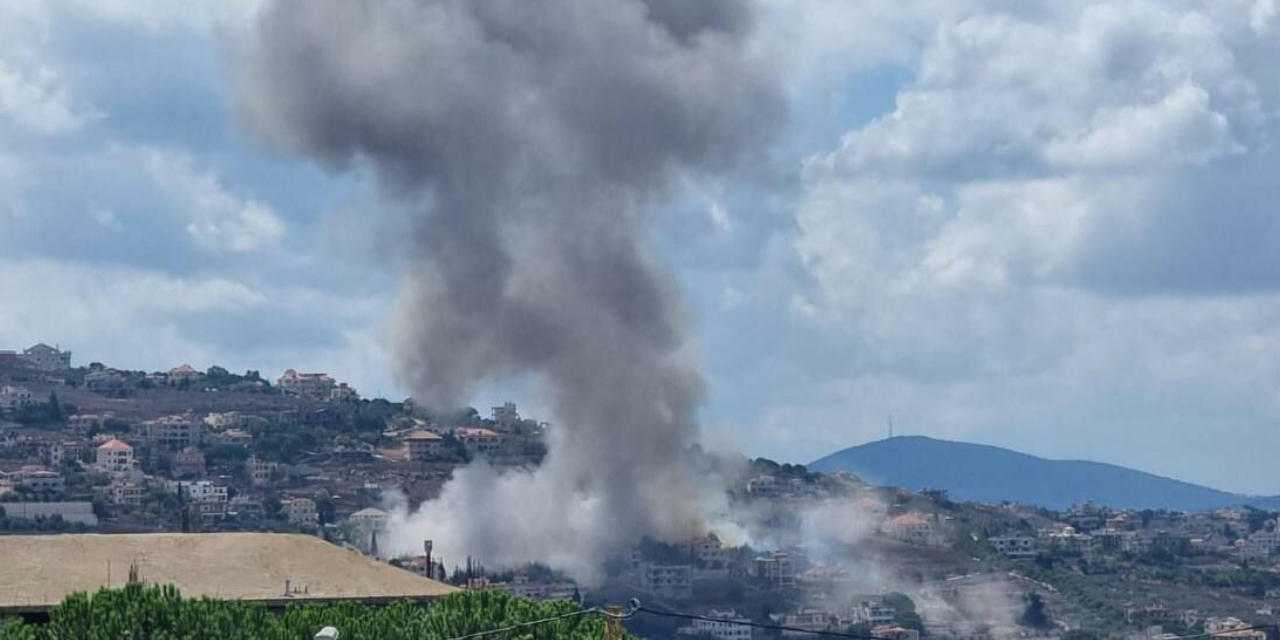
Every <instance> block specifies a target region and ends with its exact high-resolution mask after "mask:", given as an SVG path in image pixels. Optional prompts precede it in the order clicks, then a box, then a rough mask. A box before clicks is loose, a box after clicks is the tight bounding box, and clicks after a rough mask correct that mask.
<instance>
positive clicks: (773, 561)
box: [755, 551, 796, 587]
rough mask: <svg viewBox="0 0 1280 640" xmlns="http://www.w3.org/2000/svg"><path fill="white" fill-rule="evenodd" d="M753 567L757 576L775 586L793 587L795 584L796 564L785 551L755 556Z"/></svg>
mask: <svg viewBox="0 0 1280 640" xmlns="http://www.w3.org/2000/svg"><path fill="white" fill-rule="evenodd" d="M755 568H756V576H757V577H760V578H763V579H764V580H767V581H769V582H770V583H772V584H773V585H774V586H776V587H793V586H795V584H796V566H795V563H794V562H793V561H792V560H791V555H790V554H788V553H787V552H786V551H774V552H773V553H770V554H767V555H763V556H759V557H757V558H756V567H755Z"/></svg>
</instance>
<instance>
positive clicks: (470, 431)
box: [453, 427, 502, 456]
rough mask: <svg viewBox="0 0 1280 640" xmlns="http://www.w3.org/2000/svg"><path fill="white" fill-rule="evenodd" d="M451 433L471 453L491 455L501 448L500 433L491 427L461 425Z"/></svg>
mask: <svg viewBox="0 0 1280 640" xmlns="http://www.w3.org/2000/svg"><path fill="white" fill-rule="evenodd" d="M453 434H454V435H455V436H457V437H458V439H459V440H461V441H462V444H463V445H464V446H466V448H467V451H469V452H470V453H471V455H477V454H480V455H486V456H491V455H494V454H496V453H497V452H498V450H499V449H501V448H502V434H500V433H498V432H497V431H494V430H492V429H485V428H481V427H462V428H460V429H455V430H454V432H453Z"/></svg>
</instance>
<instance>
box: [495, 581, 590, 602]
mask: <svg viewBox="0 0 1280 640" xmlns="http://www.w3.org/2000/svg"><path fill="white" fill-rule="evenodd" d="M493 586H495V587H497V588H499V589H502V590H503V591H506V592H507V593H509V594H511V595H513V596H515V597H517V598H525V599H528V600H540V601H541V600H570V599H573V597H574V594H575V593H577V591H578V587H577V585H575V584H573V583H572V582H542V581H533V580H530V579H529V577H528V576H525V575H518V576H516V577H515V578H513V579H512V580H511V582H506V583H501V584H495V585H493Z"/></svg>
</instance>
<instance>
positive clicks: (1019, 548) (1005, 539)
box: [990, 536, 1040, 558]
mask: <svg viewBox="0 0 1280 640" xmlns="http://www.w3.org/2000/svg"><path fill="white" fill-rule="evenodd" d="M990 542H991V546H993V547H995V550H996V553H999V554H1000V555H1003V556H1007V557H1010V558H1034V557H1035V556H1036V554H1038V553H1039V552H1040V550H1039V549H1038V548H1037V546H1036V539H1035V538H1033V537H1031V536H997V537H995V538H991V539H990Z"/></svg>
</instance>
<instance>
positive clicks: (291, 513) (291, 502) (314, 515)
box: [280, 498, 320, 525]
mask: <svg viewBox="0 0 1280 640" xmlns="http://www.w3.org/2000/svg"><path fill="white" fill-rule="evenodd" d="M280 506H281V512H282V513H284V516H285V519H287V520H288V521H289V524H299V525H311V524H316V523H317V522H319V521H320V514H319V512H318V511H317V510H316V501H315V500H312V499H311V498H289V499H286V500H281V501H280Z"/></svg>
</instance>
